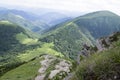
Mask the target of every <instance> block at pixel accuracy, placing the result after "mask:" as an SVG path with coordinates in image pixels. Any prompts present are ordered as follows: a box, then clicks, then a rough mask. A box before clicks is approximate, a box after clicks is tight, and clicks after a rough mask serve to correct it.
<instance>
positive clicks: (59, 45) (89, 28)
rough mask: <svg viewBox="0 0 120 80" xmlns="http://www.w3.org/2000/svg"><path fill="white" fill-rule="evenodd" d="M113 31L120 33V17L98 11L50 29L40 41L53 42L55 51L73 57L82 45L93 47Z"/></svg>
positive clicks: (108, 12)
mask: <svg viewBox="0 0 120 80" xmlns="http://www.w3.org/2000/svg"><path fill="white" fill-rule="evenodd" d="M115 31H120V16H118V15H116V14H114V13H112V12H110V11H98V12H93V13H89V14H86V15H83V16H80V17H77V18H75V19H73V20H71V21H68V22H65V23H62V24H59V25H57V26H55V27H53V28H51V29H50V30H48V32H47V33H45V36H44V37H43V38H42V39H40V41H43V42H53V43H54V44H55V47H54V48H55V49H56V50H57V51H60V52H62V53H64V54H67V56H68V55H69V57H71V56H72V57H73V55H75V53H76V54H77V53H79V51H80V50H81V46H82V45H83V44H89V45H94V43H95V39H97V38H100V37H102V36H107V35H109V34H111V33H113V32H115Z"/></svg>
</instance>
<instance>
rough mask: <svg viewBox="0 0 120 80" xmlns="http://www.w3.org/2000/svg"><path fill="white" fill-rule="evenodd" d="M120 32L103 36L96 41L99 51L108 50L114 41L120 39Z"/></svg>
mask: <svg viewBox="0 0 120 80" xmlns="http://www.w3.org/2000/svg"><path fill="white" fill-rule="evenodd" d="M119 36H120V32H115V33H113V34H111V35H110V36H108V37H102V38H100V39H98V40H97V41H96V42H97V43H96V46H97V48H98V50H99V51H103V50H106V49H108V48H111V47H113V45H112V43H113V42H115V41H118V40H119Z"/></svg>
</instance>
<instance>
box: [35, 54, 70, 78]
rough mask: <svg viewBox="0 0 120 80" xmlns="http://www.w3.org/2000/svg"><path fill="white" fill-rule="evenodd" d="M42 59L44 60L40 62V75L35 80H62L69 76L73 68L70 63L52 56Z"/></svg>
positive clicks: (45, 56)
mask: <svg viewBox="0 0 120 80" xmlns="http://www.w3.org/2000/svg"><path fill="white" fill-rule="evenodd" d="M42 57H43V58H44V60H42V61H40V64H41V68H40V69H39V70H38V72H39V75H38V76H37V77H36V78H35V80H48V79H49V80H54V79H55V80H56V78H57V79H59V80H62V79H63V78H64V77H65V76H66V75H68V74H69V72H70V68H71V67H72V64H71V63H70V62H69V61H67V60H64V59H61V58H58V57H55V56H51V55H43V56H42ZM48 73H49V74H48Z"/></svg>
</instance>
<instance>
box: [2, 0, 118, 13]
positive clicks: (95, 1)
mask: <svg viewBox="0 0 120 80" xmlns="http://www.w3.org/2000/svg"><path fill="white" fill-rule="evenodd" d="M3 4H4V5H17V6H26V7H35V8H51V9H60V10H68V11H80V12H91V11H96V10H110V11H113V12H115V13H117V14H120V10H118V9H119V8H120V1H119V0H0V5H3Z"/></svg>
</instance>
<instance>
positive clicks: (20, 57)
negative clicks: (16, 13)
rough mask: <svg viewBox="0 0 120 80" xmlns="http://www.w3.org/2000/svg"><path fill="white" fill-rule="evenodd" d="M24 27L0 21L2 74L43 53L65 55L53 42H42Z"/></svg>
mask: <svg viewBox="0 0 120 80" xmlns="http://www.w3.org/2000/svg"><path fill="white" fill-rule="evenodd" d="M28 33H30V32H27V31H26V30H25V29H24V28H22V27H20V26H18V25H16V24H13V23H11V22H9V21H0V44H1V45H0V76H1V75H3V74H4V73H5V72H7V71H9V70H11V69H13V68H16V67H17V66H19V65H22V64H24V63H26V62H28V61H30V60H32V59H34V58H36V57H38V56H40V55H42V54H51V55H55V56H60V57H63V55H62V54H61V53H60V52H57V51H55V50H54V49H53V47H54V44H53V43H41V42H39V41H38V39H37V38H34V37H32V36H31V35H29V34H28Z"/></svg>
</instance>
